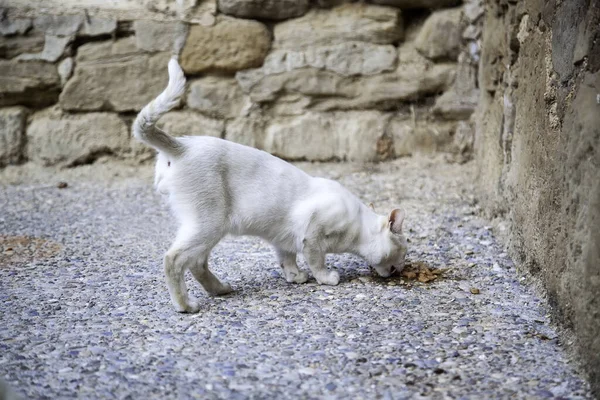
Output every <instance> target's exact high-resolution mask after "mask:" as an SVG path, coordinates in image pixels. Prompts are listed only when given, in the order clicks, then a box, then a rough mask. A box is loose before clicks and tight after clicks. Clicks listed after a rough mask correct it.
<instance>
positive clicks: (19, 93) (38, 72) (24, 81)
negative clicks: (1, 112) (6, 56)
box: [0, 60, 60, 107]
mask: <svg viewBox="0 0 600 400" xmlns="http://www.w3.org/2000/svg"><path fill="white" fill-rule="evenodd" d="M59 90H60V77H59V75H58V73H57V71H56V66H54V65H52V64H48V63H46V62H43V61H16V60H10V61H8V60H0V106H7V105H24V106H34V107H42V106H45V105H49V104H52V103H55V102H56V101H57V99H58V95H59Z"/></svg>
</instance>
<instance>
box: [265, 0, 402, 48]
mask: <svg viewBox="0 0 600 400" xmlns="http://www.w3.org/2000/svg"><path fill="white" fill-rule="evenodd" d="M402 38H403V21H402V16H401V12H400V10H399V9H397V8H391V7H384V6H377V5H370V4H365V3H350V4H343V5H341V6H339V7H335V8H333V9H318V8H316V9H313V10H311V11H309V12H308V13H306V14H305V15H304V16H303V17H300V18H296V19H292V20H289V21H285V22H283V23H280V24H277V25H275V29H274V43H273V46H274V47H275V48H285V49H294V48H303V47H309V46H321V45H331V44H339V43H344V42H349V41H357V42H368V43H375V44H393V43H397V42H398V41H400V40H402Z"/></svg>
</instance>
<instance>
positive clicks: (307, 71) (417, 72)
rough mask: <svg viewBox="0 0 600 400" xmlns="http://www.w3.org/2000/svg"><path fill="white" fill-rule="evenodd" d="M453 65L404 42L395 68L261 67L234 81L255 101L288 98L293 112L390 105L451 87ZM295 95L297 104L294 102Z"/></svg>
mask: <svg viewBox="0 0 600 400" xmlns="http://www.w3.org/2000/svg"><path fill="white" fill-rule="evenodd" d="M455 68H456V66H455V64H453V63H441V64H433V63H431V62H429V61H427V60H426V59H425V58H424V57H422V56H421V55H419V54H418V53H417V52H416V51H415V50H414V48H412V47H411V46H410V45H409V44H406V45H404V46H402V47H401V48H400V49H399V57H398V66H397V68H396V70H395V71H394V72H388V73H381V74H377V75H372V76H364V77H361V78H360V79H356V78H355V77H352V76H349V77H344V76H341V75H339V74H336V73H333V72H330V71H327V70H321V69H316V68H303V69H294V70H291V71H289V72H282V73H275V74H265V72H264V70H263V69H257V70H248V71H242V72H239V73H238V74H236V79H237V80H238V82H239V84H240V86H241V87H242V89H243V90H244V91H245V92H246V93H248V94H249V95H250V98H251V99H252V101H254V102H257V103H272V102H275V101H276V100H277V99H278V98H280V97H285V100H286V102H287V104H286V109H287V110H288V112H292V113H297V112H296V111H299V110H301V109H311V110H317V111H327V110H340V109H341V110H343V109H357V108H367V107H377V108H383V109H387V108H390V107H391V104H396V103H397V102H399V101H406V100H413V99H416V98H418V97H420V96H423V95H428V94H435V93H439V92H443V91H445V90H447V89H448V88H449V87H450V85H451V84H452V83H453V81H454V76H455ZM299 95H301V96H299ZM306 97H308V99H307V98H306ZM294 98H295V100H296V101H297V102H296V104H295V105H294V104H292V102H290V100H293V99H294ZM294 109H296V111H294Z"/></svg>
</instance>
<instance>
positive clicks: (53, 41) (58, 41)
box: [17, 35, 72, 62]
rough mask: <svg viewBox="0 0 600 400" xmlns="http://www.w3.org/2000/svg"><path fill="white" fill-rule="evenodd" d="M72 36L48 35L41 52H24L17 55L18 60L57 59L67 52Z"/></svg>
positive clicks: (53, 60) (51, 60) (50, 60)
mask: <svg viewBox="0 0 600 400" xmlns="http://www.w3.org/2000/svg"><path fill="white" fill-rule="evenodd" d="M71 40H72V37H69V36H54V35H46V37H45V40H44V48H43V49H42V51H40V52H39V53H24V54H20V55H19V56H18V57H17V60H23V61H29V60H42V61H48V62H55V61H57V60H58V59H59V58H60V57H62V55H63V54H64V53H65V50H66V49H67V45H68V44H69V43H70V42H71Z"/></svg>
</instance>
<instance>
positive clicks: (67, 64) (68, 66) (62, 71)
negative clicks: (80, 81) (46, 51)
mask: <svg viewBox="0 0 600 400" xmlns="http://www.w3.org/2000/svg"><path fill="white" fill-rule="evenodd" d="M73 66H74V63H73V58H72V57H67V58H65V59H64V60H62V61H61V62H60V63H59V64H58V75H59V76H60V83H61V84H62V85H63V86H64V85H65V83H67V81H68V80H69V78H70V77H71V75H72V74H73Z"/></svg>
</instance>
